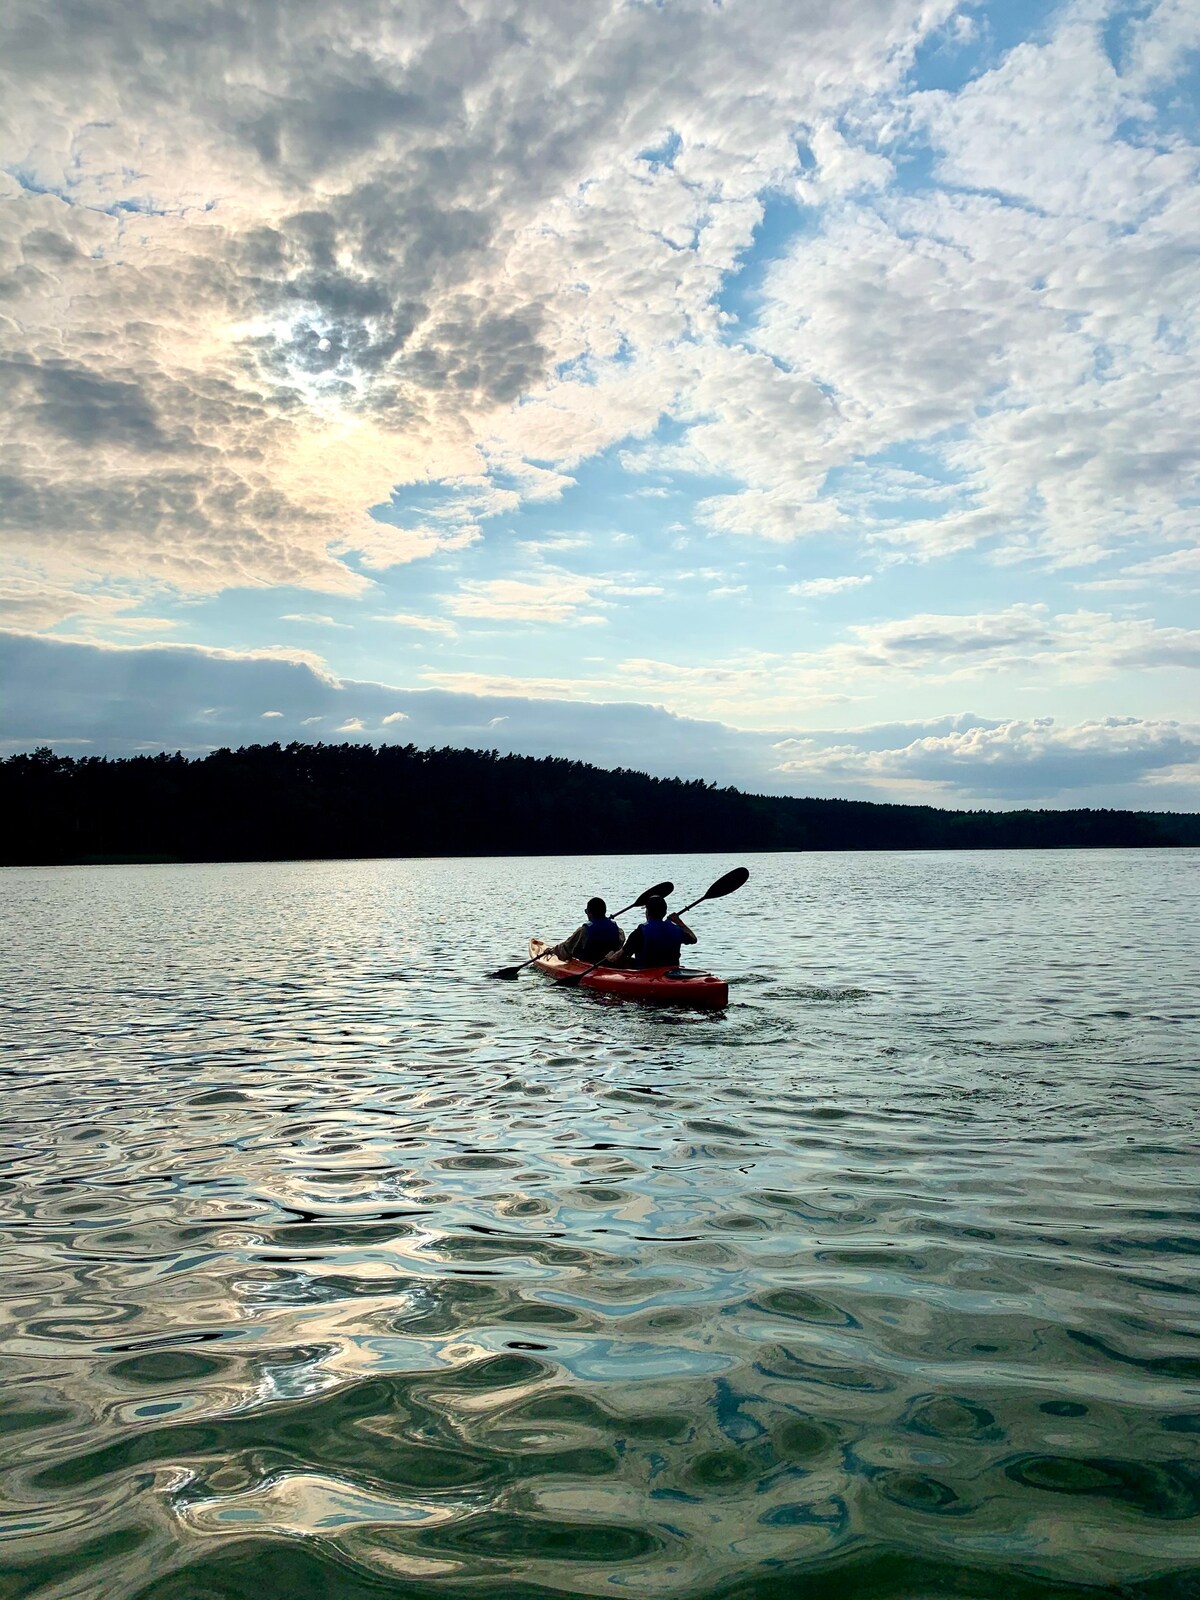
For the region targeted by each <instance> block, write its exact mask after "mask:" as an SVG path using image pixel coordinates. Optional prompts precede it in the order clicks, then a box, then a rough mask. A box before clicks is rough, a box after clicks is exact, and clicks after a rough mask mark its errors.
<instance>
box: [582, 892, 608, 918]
mask: <svg viewBox="0 0 1200 1600" xmlns="http://www.w3.org/2000/svg"><path fill="white" fill-rule="evenodd" d="M587 914H588V916H589V917H606V916H607V915H608V907H607V906H606V905H605V904H604V901H603V900H601V898H600V896H599V895H598V894H594V895H593V896H592V898H591V899H590V900H589V901H588V903H587Z"/></svg>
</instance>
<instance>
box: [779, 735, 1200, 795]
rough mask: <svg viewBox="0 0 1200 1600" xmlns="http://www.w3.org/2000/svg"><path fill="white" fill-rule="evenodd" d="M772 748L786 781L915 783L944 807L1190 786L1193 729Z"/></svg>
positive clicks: (1197, 741)
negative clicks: (969, 798)
mask: <svg viewBox="0 0 1200 1600" xmlns="http://www.w3.org/2000/svg"><path fill="white" fill-rule="evenodd" d="M867 731H868V733H869V730H867ZM775 750H776V753H777V756H778V758H779V771H780V772H783V773H787V774H789V775H791V776H797V777H798V776H804V777H808V778H811V779H820V781H822V782H825V783H829V782H834V783H837V782H842V783H845V782H853V783H858V784H867V785H869V786H872V787H878V788H880V789H882V790H886V791H888V792H889V793H895V792H897V786H898V785H907V786H913V785H917V786H920V787H922V788H924V789H926V790H927V791H930V792H931V793H936V794H937V795H939V796H940V797H941V798H942V799H943V801H945V800H946V799H948V798H952V797H954V796H955V795H961V794H963V793H964V792H966V793H973V794H977V795H981V796H984V797H987V798H989V799H1002V800H1008V801H1010V802H1016V801H1029V800H1032V799H1039V798H1045V797H1048V796H1054V795H1066V794H1070V792H1071V791H1072V790H1078V789H1087V790H1093V789H1097V788H1099V787H1101V786H1103V785H1105V784H1109V785H1122V786H1124V785H1128V784H1130V783H1136V782H1142V781H1147V782H1152V783H1171V782H1179V781H1194V774H1191V773H1190V768H1191V766H1192V765H1193V764H1194V763H1195V762H1196V759H1197V756H1200V723H1182V722H1173V721H1168V722H1163V721H1158V722H1156V721H1145V720H1142V719H1140V718H1137V717H1109V718H1106V719H1104V720H1103V721H1096V722H1081V723H1076V724H1069V725H1065V726H1064V725H1061V724H1059V723H1057V722H1056V721H1055V720H1054V718H1053V717H1043V718H1036V719H1034V720H1031V721H1022V720H1016V719H1014V720H1011V721H1008V722H1001V723H997V724H977V725H974V726H968V727H954V728H949V729H946V730H945V731H940V730H939V731H938V732H935V733H927V734H924V735H922V736H919V737H915V738H912V739H911V740H910V741H909V742H907V743H901V744H895V745H891V746H887V747H884V748H870V747H869V746H864V745H862V744H857V743H851V742H843V743H834V742H821V741H818V740H816V739H814V738H811V737H810V738H794V739H784V740H780V741H779V742H778V743H777V744H776V745H775ZM1144 803H1145V804H1147V805H1149V804H1151V803H1152V802H1151V801H1150V799H1149V797H1147V800H1146V801H1145V802H1144Z"/></svg>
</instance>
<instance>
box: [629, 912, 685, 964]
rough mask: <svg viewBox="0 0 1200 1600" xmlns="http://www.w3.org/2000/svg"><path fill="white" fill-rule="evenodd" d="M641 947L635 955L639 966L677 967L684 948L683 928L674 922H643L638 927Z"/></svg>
mask: <svg viewBox="0 0 1200 1600" xmlns="http://www.w3.org/2000/svg"><path fill="white" fill-rule="evenodd" d="M638 932H639V933H640V934H641V936H642V937H641V948H640V949H639V950H638V952H637V955H636V956H635V958H634V959H635V961H636V963H637V965H638V966H639V967H677V966H678V965H679V952H680V950H681V949H682V948H683V929H682V928H681V927H679V925H678V924H677V923H674V922H665V921H664V922H643V923H642V925H641V927H640V928H639V929H638Z"/></svg>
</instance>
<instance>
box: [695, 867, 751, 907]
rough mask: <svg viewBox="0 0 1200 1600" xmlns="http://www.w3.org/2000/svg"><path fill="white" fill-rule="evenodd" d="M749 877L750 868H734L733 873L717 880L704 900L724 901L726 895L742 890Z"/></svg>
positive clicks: (728, 873)
mask: <svg viewBox="0 0 1200 1600" xmlns="http://www.w3.org/2000/svg"><path fill="white" fill-rule="evenodd" d="M749 876H750V868H749V867H734V869H733V871H732V872H727V873H726V874H725V876H724V877H723V878H718V879H717V881H716V883H714V884H713V886H712V888H711V889H710V890H709V891H708V893H707V894H706V895H705V896H704V898H705V899H706V900H720V899H723V898H724V896H725V895H727V894H732V893H733V891H734V890H735V889H740V888H741V887H742V885H743V884H744V883H745V881H746V879H747V878H748V877H749Z"/></svg>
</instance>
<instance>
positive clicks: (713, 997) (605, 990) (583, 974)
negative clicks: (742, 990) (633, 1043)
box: [529, 939, 729, 1011]
mask: <svg viewBox="0 0 1200 1600" xmlns="http://www.w3.org/2000/svg"><path fill="white" fill-rule="evenodd" d="M552 949H553V946H552V945H551V944H549V943H548V942H547V941H546V940H545V939H530V941H529V954H530V957H531V958H532V960H533V965H534V966H535V967H536V968H537V969H538V971H539V972H544V973H545V974H546V976H547V977H548V978H554V979H556V980H557V981H558V982H559V983H577V984H578V985H579V987H580V988H581V989H590V990H592V992H593V993H594V994H607V995H612V996H613V997H614V998H616V999H619V1000H642V1001H649V1002H650V1003H651V1004H653V1005H668V1006H705V1007H707V1008H709V1009H710V1010H714V1011H715V1010H719V1009H721V1008H722V1007H724V1006H727V1005H728V1004H729V985H728V984H727V983H726V982H725V980H724V979H723V978H714V977H713V975H712V973H711V972H692V971H690V970H688V969H685V968H683V967H604V966H600V967H590V966H589V965H588V963H587V962H586V961H564V960H563V959H562V957H561V956H556V955H551V954H550V951H551V950H552Z"/></svg>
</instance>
